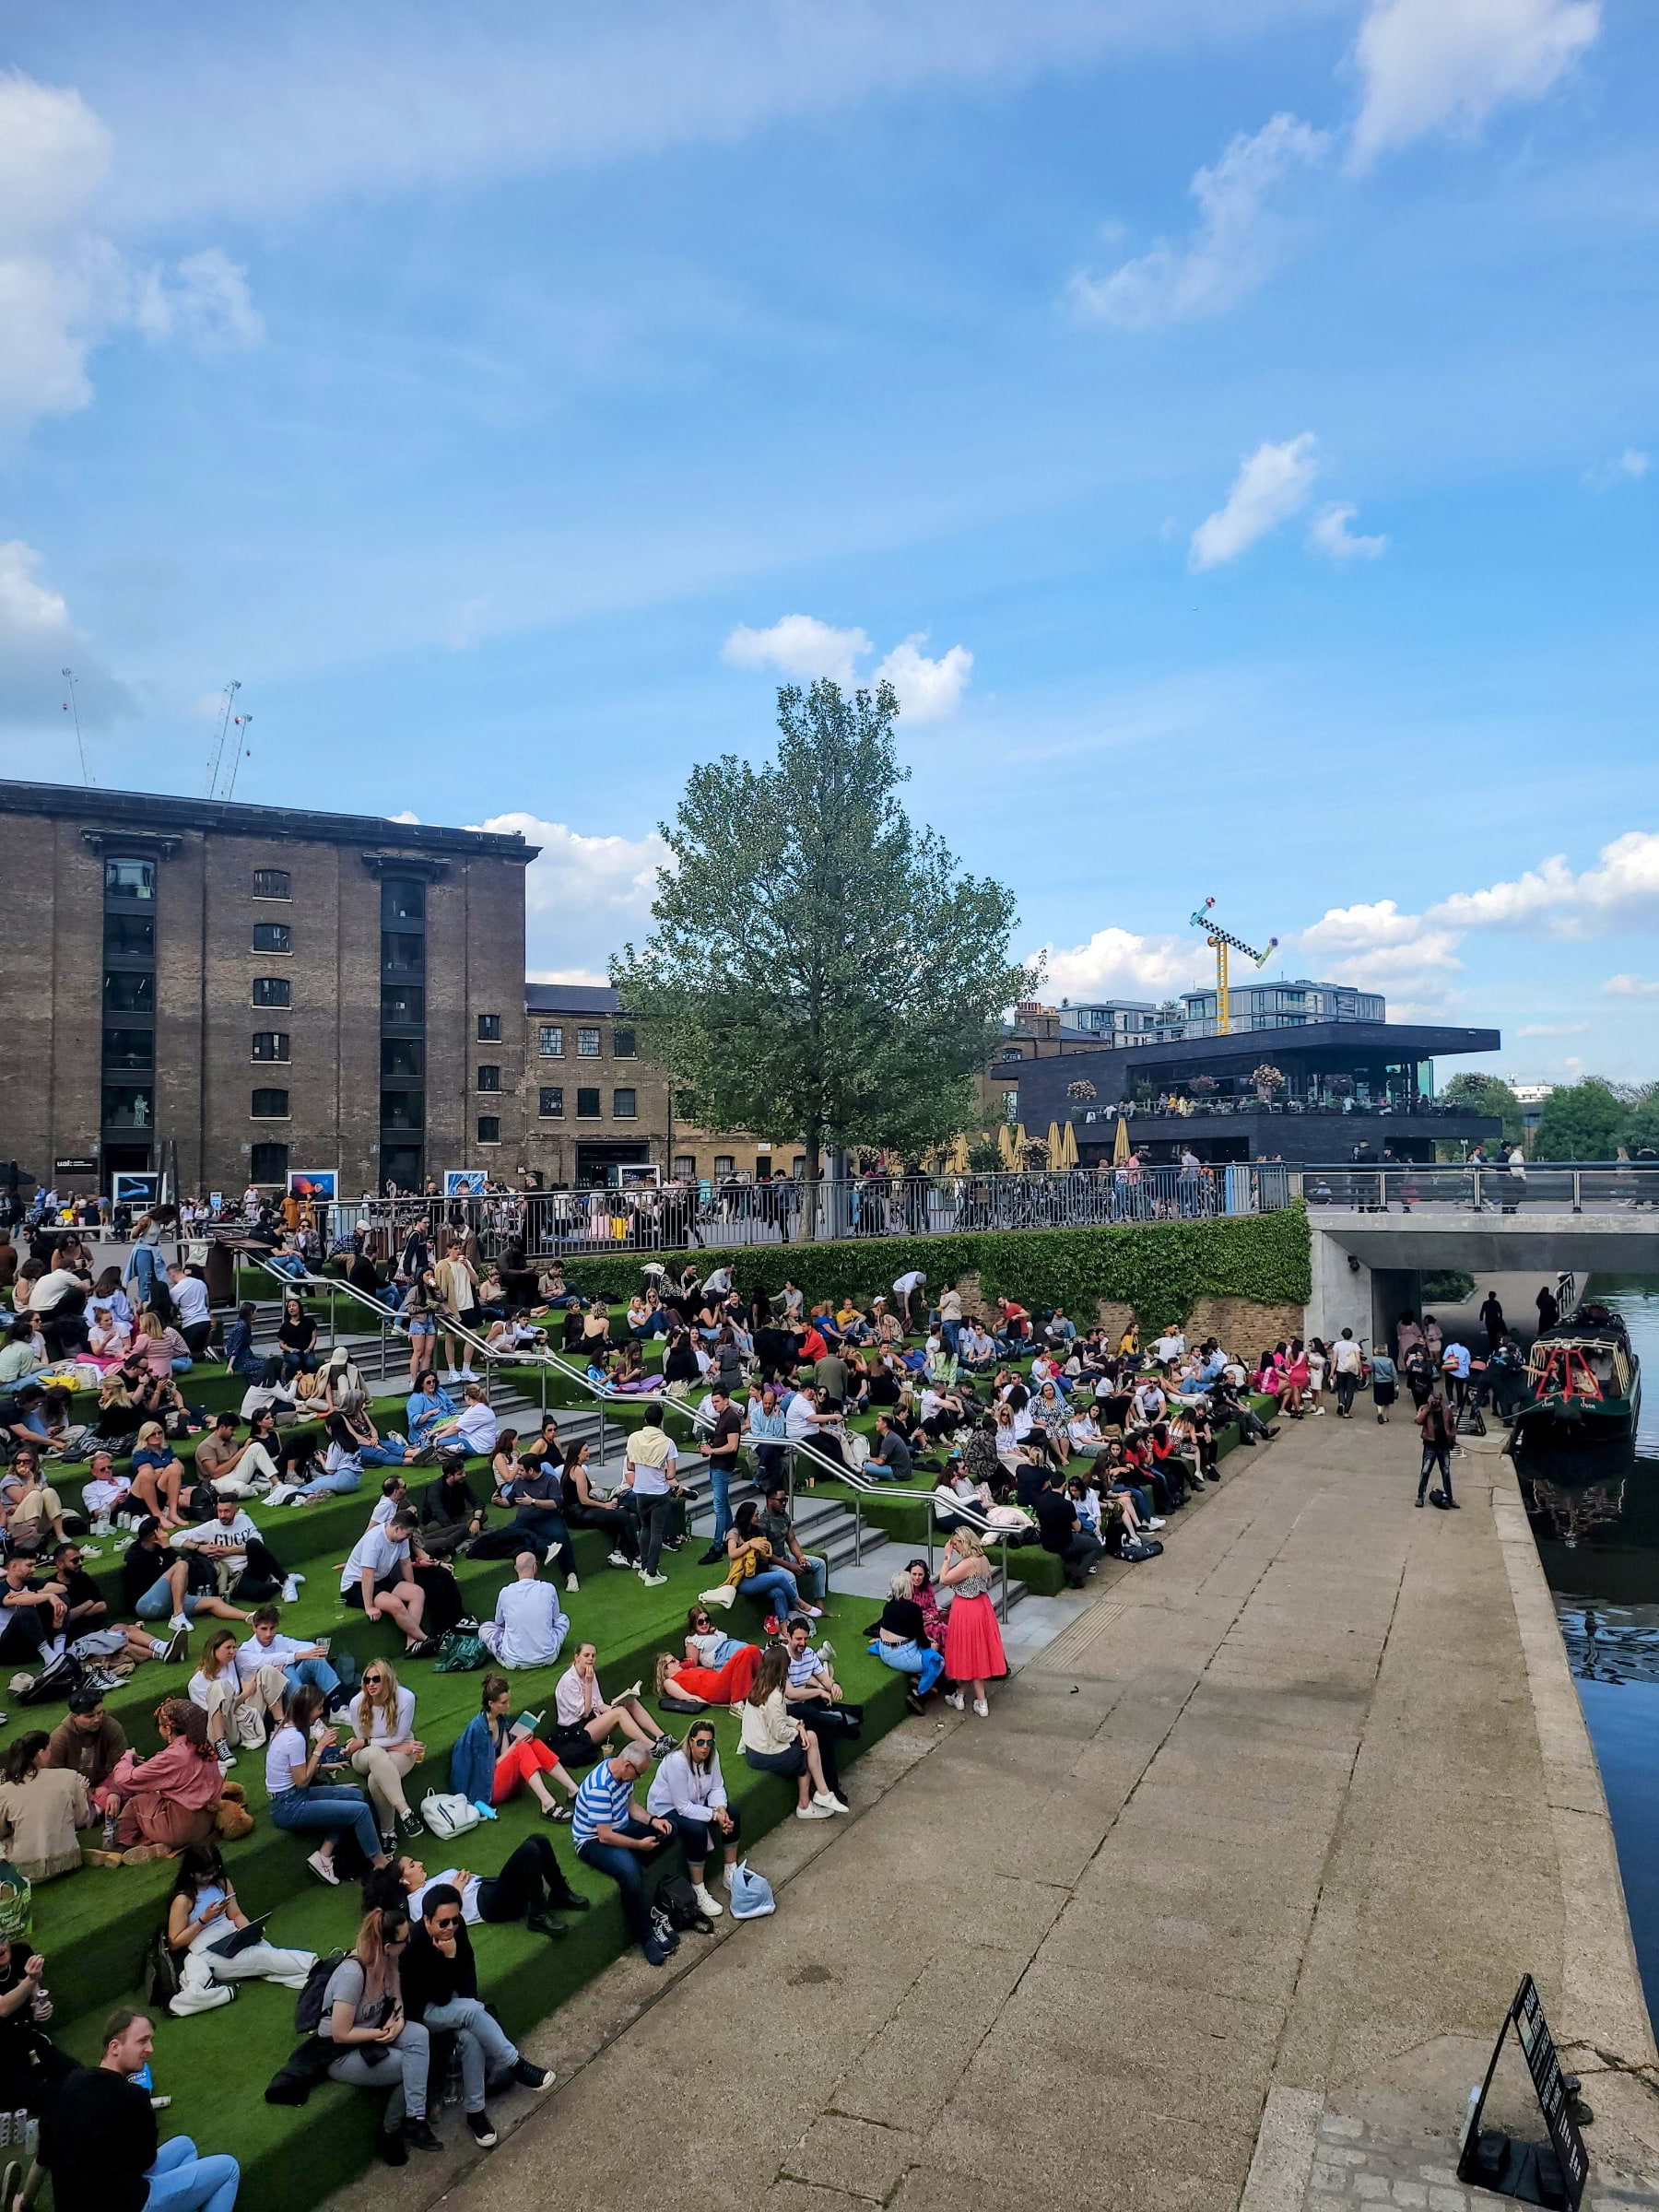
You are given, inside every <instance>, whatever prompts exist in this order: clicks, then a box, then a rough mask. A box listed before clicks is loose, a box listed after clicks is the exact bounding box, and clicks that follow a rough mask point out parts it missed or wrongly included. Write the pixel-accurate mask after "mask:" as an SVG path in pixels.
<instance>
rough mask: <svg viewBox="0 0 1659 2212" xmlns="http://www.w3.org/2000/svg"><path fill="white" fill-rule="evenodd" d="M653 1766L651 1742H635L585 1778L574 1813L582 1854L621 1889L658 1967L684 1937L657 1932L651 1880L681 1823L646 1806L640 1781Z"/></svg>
mask: <svg viewBox="0 0 1659 2212" xmlns="http://www.w3.org/2000/svg"><path fill="white" fill-rule="evenodd" d="M650 1764H651V1747H650V1745H649V1744H644V1743H638V1742H632V1741H630V1742H629V1743H626V1744H624V1745H623V1747H622V1748H621V1749H620V1750H619V1751H618V1753H617V1754H616V1755H615V1757H614V1758H611V1759H601V1760H600V1761H599V1763H598V1765H597V1766H595V1767H593V1768H591V1769H590V1770H589V1771H588V1772H587V1773H586V1774H584V1775H583V1776H582V1787H581V1788H580V1789H579V1790H578V1791H577V1793H576V1803H575V1805H574V1806H573V1807H572V1808H571V1838H572V1840H573V1841H574V1842H575V1845H576V1856H577V1857H578V1858H579V1859H580V1860H582V1864H583V1865H587V1866H591V1867H592V1868H593V1869H594V1872H595V1873H596V1874H604V1875H608V1876H609V1877H610V1878H611V1880H612V1881H613V1882H615V1883H616V1885H617V1890H618V1900H619V1901H620V1903H621V1907H622V1917H623V1919H624V1920H625V1921H626V1922H627V1923H628V1932H629V1935H631V1936H632V1937H633V1939H634V1941H635V1942H636V1943H637V1944H638V1945H639V1947H640V1949H641V1951H642V1952H643V1954H644V1956H645V1959H646V1961H647V1963H648V1964H650V1965H652V1966H664V1965H666V1963H667V1960H668V1955H669V1953H670V1951H672V1950H674V1949H675V1948H677V1946H678V1942H679V1938H678V1936H672V1937H670V1938H669V1940H668V1941H667V1942H666V1943H660V1942H659V1941H658V1940H657V1937H656V1935H655V1934H654V1933H653V1928H652V1923H651V1900H650V1898H649V1896H648V1894H647V1892H646V1888H645V1876H646V1872H647V1870H648V1868H650V1867H651V1866H653V1865H655V1864H656V1862H657V1861H658V1860H659V1859H660V1858H661V1857H662V1855H663V1854H664V1853H665V1852H666V1851H667V1850H668V1849H669V1848H670V1847H671V1846H672V1844H673V1841H674V1840H675V1836H676V1833H677V1830H676V1828H675V1824H674V1822H673V1821H672V1820H670V1819H668V1818H665V1816H661V1815H653V1814H650V1813H648V1812H647V1811H646V1809H645V1807H644V1806H642V1805H641V1803H640V1801H639V1796H638V1791H639V1785H640V1778H641V1775H642V1774H643V1773H644V1771H645V1770H646V1768H647V1767H648V1766H650Z"/></svg>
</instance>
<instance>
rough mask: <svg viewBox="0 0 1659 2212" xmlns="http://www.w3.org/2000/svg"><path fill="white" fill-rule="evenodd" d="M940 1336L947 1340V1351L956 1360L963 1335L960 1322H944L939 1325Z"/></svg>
mask: <svg viewBox="0 0 1659 2212" xmlns="http://www.w3.org/2000/svg"><path fill="white" fill-rule="evenodd" d="M939 1334H940V1335H941V1336H942V1337H943V1338H944V1339H945V1349H946V1350H947V1352H948V1353H949V1354H950V1356H951V1358H952V1359H955V1358H956V1357H957V1343H958V1340H959V1338H960V1336H961V1334H962V1324H961V1323H960V1322H959V1321H942V1322H941V1323H940V1324H939Z"/></svg>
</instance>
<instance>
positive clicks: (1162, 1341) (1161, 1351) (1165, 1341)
mask: <svg viewBox="0 0 1659 2212" xmlns="http://www.w3.org/2000/svg"><path fill="white" fill-rule="evenodd" d="M1185 1350H1186V1332H1185V1331H1184V1330H1183V1329H1178V1328H1176V1327H1175V1326H1174V1324H1172V1323H1171V1325H1170V1327H1169V1328H1167V1329H1166V1330H1165V1331H1164V1333H1163V1335H1161V1336H1160V1337H1159V1339H1158V1341H1157V1343H1156V1344H1154V1346H1153V1347H1152V1357H1153V1359H1156V1360H1157V1362H1158V1364H1159V1367H1173V1366H1174V1364H1175V1362H1176V1360H1177V1359H1180V1357H1181V1355H1182V1352H1184V1351H1185Z"/></svg>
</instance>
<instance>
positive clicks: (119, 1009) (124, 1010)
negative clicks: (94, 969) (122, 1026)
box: [103, 968, 156, 1014]
mask: <svg viewBox="0 0 1659 2212" xmlns="http://www.w3.org/2000/svg"><path fill="white" fill-rule="evenodd" d="M103 1003H104V1011H105V1013H106V1014H150V1013H153V1012H154V1011H155V1006H156V979H155V977H154V975H153V974H151V972H150V971H149V970H148V969H147V968H112V969H110V970H109V971H108V972H107V973H106V974H105V976H104V979H103Z"/></svg>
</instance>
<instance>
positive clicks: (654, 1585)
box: [638, 1567, 668, 1590]
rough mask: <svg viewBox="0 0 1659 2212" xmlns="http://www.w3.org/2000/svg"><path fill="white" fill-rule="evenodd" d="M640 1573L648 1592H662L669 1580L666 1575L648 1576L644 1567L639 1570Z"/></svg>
mask: <svg viewBox="0 0 1659 2212" xmlns="http://www.w3.org/2000/svg"><path fill="white" fill-rule="evenodd" d="M638 1573H639V1577H640V1580H641V1582H642V1583H644V1585H645V1587H646V1589H647V1590H660V1589H661V1588H662V1586H663V1584H664V1583H665V1582H666V1581H667V1580H668V1577H667V1576H666V1575H665V1574H647V1573H646V1571H645V1570H644V1568H643V1567H641V1568H640V1569H639V1570H638Z"/></svg>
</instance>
